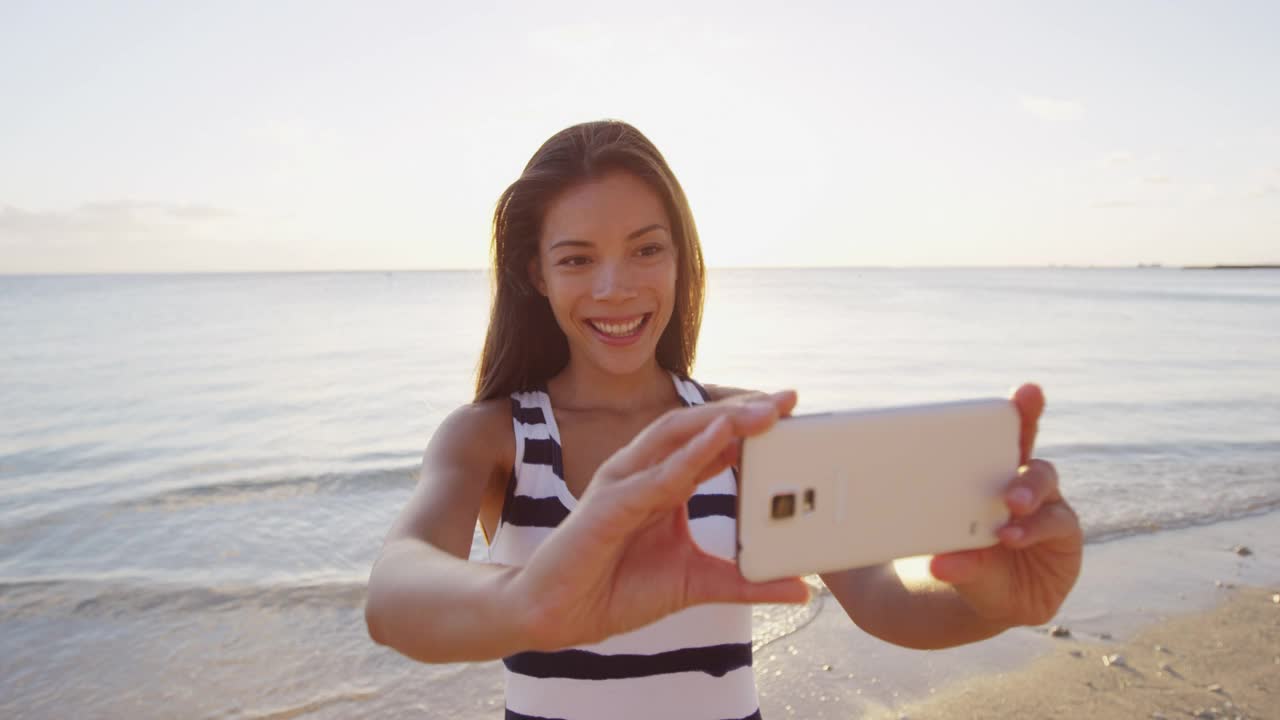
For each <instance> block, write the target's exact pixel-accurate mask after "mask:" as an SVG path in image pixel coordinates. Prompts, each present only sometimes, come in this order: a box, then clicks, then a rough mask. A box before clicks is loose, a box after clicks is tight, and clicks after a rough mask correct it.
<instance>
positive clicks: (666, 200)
mask: <svg viewBox="0 0 1280 720" xmlns="http://www.w3.org/2000/svg"><path fill="white" fill-rule="evenodd" d="M616 170H623V171H626V172H629V173H631V174H633V175H635V176H636V177H637V178H639V179H640V180H642V181H644V182H645V183H646V184H648V185H649V187H650V188H652V189H653V191H654V192H655V193H657V194H658V196H659V197H661V198H662V202H663V205H664V206H665V208H666V211H667V217H668V218H670V220H671V223H672V228H671V231H672V233H671V234H672V236H673V240H674V241H675V246H676V251H677V256H678V257H677V265H678V267H677V271H676V296H675V307H674V308H673V309H672V313H671V321H670V322H669V323H668V324H667V327H666V328H665V329H664V330H663V332H662V336H661V337H660V338H659V339H658V347H657V351H656V355H657V361H658V364H659V365H660V366H662V367H663V368H666V369H667V370H670V371H671V372H674V373H676V374H678V375H681V376H684V377H688V375H689V371H690V369H691V368H692V367H693V356H694V351H695V349H696V346H697V344H698V329H699V327H700V326H701V325H702V293H703V286H704V282H705V278H704V274H705V270H704V268H703V264H702V246H701V245H700V244H699V243H698V230H697V228H696V227H695V226H694V223H693V213H692V212H691V211H690V210H689V201H688V200H687V199H685V196H684V190H683V189H682V188H681V187H680V183H679V182H677V181H676V177H675V175H674V174H673V173H672V172H671V168H670V167H668V166H667V161H666V160H665V159H664V158H663V157H662V153H660V152H658V149H657V148H656V147H654V145H653V143H651V142H649V139H648V138H646V137H645V136H644V135H642V134H641V133H640V131H639V130H636V129H635V128H634V127H632V126H631V125H628V124H627V123H624V122H621V121H619V120H600V121H596V122H589V123H583V124H581V125H574V126H573V127H570V128H565V129H564V130H561V131H560V132H558V133H556V134H555V135H552V136H551V138H550V139H548V140H547V141H546V142H545V143H543V144H542V147H540V148H538V151H537V152H535V153H534V154H533V157H532V158H531V159H530V160H529V162H528V164H527V165H525V167H524V171H523V172H522V173H520V177H519V178H518V179H517V180H516V181H515V182H513V183H512V184H511V185H510V187H508V188H507V189H506V190H505V191H503V193H502V196H501V197H499V198H498V204H497V209H496V210H495V211H494V214H493V272H494V278H493V279H494V291H493V310H492V313H491V314H490V316H489V331H488V334H487V335H486V337H485V341H484V352H483V354H482V355H481V356H480V367H479V372H478V374H477V378H476V401H477V402H480V401H482V400H490V399H493V398H499V397H504V396H506V395H509V394H510V393H512V392H516V391H518V390H530V389H533V388H535V387H538V386H539V385H541V384H543V383H545V382H546V381H547V380H549V379H550V378H552V377H553V376H555V374H556V373H558V372H560V371H561V370H562V369H564V367H565V365H566V364H567V363H568V362H569V341H568V339H566V338H565V336H564V332H563V331H562V330H561V329H560V326H559V325H558V324H556V319H555V316H554V315H552V313H551V304H550V303H549V302H548V300H547V298H545V297H544V296H543V295H542V294H541V293H539V292H538V291H537V289H536V288H535V287H534V286H533V282H532V280H531V279H530V278H529V261H530V260H531V259H533V258H536V257H537V255H538V238H539V236H540V235H541V232H542V219H543V216H544V215H545V213H546V210H547V207H548V206H549V205H550V203H551V201H552V200H554V199H555V198H556V196H558V195H560V194H561V193H563V192H564V191H565V190H567V189H569V188H570V187H572V186H575V185H578V184H580V183H583V182H588V181H592V180H598V179H600V178H601V177H602V176H604V175H605V174H607V173H609V172H611V171H616Z"/></svg>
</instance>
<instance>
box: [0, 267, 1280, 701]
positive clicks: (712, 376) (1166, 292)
mask: <svg viewBox="0 0 1280 720" xmlns="http://www.w3.org/2000/svg"><path fill="white" fill-rule="evenodd" d="M488 290H489V286H488V281H487V278H486V277H485V275H484V274H483V273H480V272H456V273H445V272H426V273H365V274H301V275H203V276H136V277H122V276H115V277H39V278H36V277H4V278H0V337H3V339H4V342H3V343H0V417H2V418H3V420H0V645H2V646H3V652H0V716H2V717H36V718H60V717H70V716H90V715H91V716H95V717H156V718H159V717H219V718H240V717H295V716H300V715H305V716H307V717H348V716H352V715H357V714H358V715H384V714H385V715H394V714H395V713H401V714H403V715H412V714H414V713H417V714H425V715H427V716H439V717H445V716H454V717H465V716H470V715H474V714H475V713H477V712H479V713H482V715H483V716H486V717H492V716H495V712H496V711H497V709H500V707H501V685H500V678H499V677H498V675H497V673H496V672H494V671H493V668H492V667H491V666H489V665H484V666H468V665H452V666H423V665H419V664H416V663H412V662H410V661H407V660H404V659H402V658H399V657H398V656H395V655H394V654H393V653H391V652H390V651H386V650H383V649H379V648H376V647H374V646H373V645H372V644H371V643H370V642H369V640H368V638H367V636H366V635H365V633H364V627H363V619H362V613H361V606H362V602H363V583H364V581H365V579H366V578H367V574H368V570H369V567H370V564H371V563H372V561H373V558H374V557H375V555H376V553H377V550H378V547H379V545H380V543H381V540H382V536H383V534H384V533H385V531H386V530H387V528H388V526H389V524H390V522H391V520H392V518H393V517H394V515H395V514H396V512H397V511H398V509H399V508H400V506H401V505H402V504H403V503H404V501H405V500H406V498H407V497H408V494H409V492H410V490H411V488H412V485H413V483H414V473H415V471H416V466H417V464H418V461H419V458H420V455H421V452H422V448H423V447H424V446H425V444H426V441H427V439H428V438H429V437H430V435H431V433H432V431H433V429H434V428H435V426H436V425H437V424H438V422H439V421H440V420H441V418H442V417H443V416H444V415H445V414H446V413H448V412H449V411H450V410H451V409H453V408H454V407H456V406H457V405H459V404H461V403H464V402H466V401H467V400H468V399H469V396H470V389H471V387H472V382H473V380H472V379H473V372H474V368H475V364H476V360H477V356H478V351H479V347H480V343H481V340H482V338H483V332H484V324H485V320H486V313H487V309H488ZM695 376H696V377H698V378H699V379H701V380H704V381H707V382H713V383H718V384H728V385H737V386H743V387H754V388H761V389H777V388H781V387H794V388H796V389H798V390H799V391H800V396H801V407H800V408H799V410H798V411H800V412H805V411H820V410H827V409H835V408H844V407H862V406H878V405H888V404H896V403H908V402H927V401H935V400H949V399H959V398H965V397H973V396H990V395H993V394H997V395H998V394H1004V393H1006V392H1007V391H1008V390H1009V389H1010V388H1012V387H1013V386H1014V385H1016V384H1017V383H1019V382H1021V381H1025V380H1034V381H1037V382H1039V383H1041V384H1042V386H1043V387H1044V388H1045V392H1046V395H1047V397H1048V400H1049V404H1048V409H1047V411H1046V416H1045V419H1044V421H1043V423H1042V427H1041V442H1040V448H1039V451H1038V454H1039V455H1040V456H1042V457H1046V458H1048V459H1050V460H1052V461H1054V462H1055V463H1056V464H1057V466H1058V468H1059V471H1060V473H1061V475H1062V482H1063V485H1064V488H1065V491H1066V493H1067V494H1068V496H1069V497H1070V498H1071V499H1072V501H1073V502H1074V504H1075V505H1076V506H1077V508H1078V509H1079V511H1080V515H1081V517H1082V519H1083V522H1084V524H1085V526H1086V530H1087V532H1088V534H1089V537H1090V539H1091V540H1093V541H1097V540H1101V539H1105V538H1108V537H1114V536H1116V535H1122V534H1132V533H1144V532H1150V531H1153V530H1154V529H1157V528H1167V527H1176V526H1179V525H1185V524H1191V523H1208V522H1214V521H1218V520H1222V519H1226V518H1233V517H1238V516H1241V515H1245V514H1251V513H1258V512H1267V511H1272V510H1274V509H1276V508H1280V272H1269V271H1230V272H1227V271H1222V272H1209V271H1184V270H1065V269H1064V270H1007V269H1001V270H976V269H975V270H857V269H840V270H725V271H713V272H712V273H711V276H710V279H709V287H708V297H707V309H706V316H705V322H704V326H703V334H702V339H701V344H700V354H699V362H698V365H697V368H696V372H695ZM481 542H482V541H480V540H479V538H477V547H479V544H480V543H481ZM797 613H800V614H802V613H803V610H802V609H788V610H782V609H777V608H768V607H762V608H760V609H759V610H758V612H757V619H758V624H757V641H758V642H764V641H766V640H768V639H771V638H773V637H776V636H778V635H781V634H785V633H786V632H787V630H788V628H789V627H791V626H793V625H794V623H795V622H798V621H800V620H802V618H800V617H799V616H798V615H797Z"/></svg>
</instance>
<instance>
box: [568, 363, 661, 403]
mask: <svg viewBox="0 0 1280 720" xmlns="http://www.w3.org/2000/svg"><path fill="white" fill-rule="evenodd" d="M547 390H548V391H549V392H551V394H552V395H553V396H554V399H555V401H556V405H557V407H563V408H564V409H566V410H570V409H572V410H609V411H614V412H632V411H636V410H644V409H654V408H655V407H663V406H666V405H668V404H669V403H670V402H671V400H673V399H674V398H675V396H676V391H675V386H673V385H672V383H671V375H670V373H668V372H667V371H666V370H664V369H663V368H662V367H661V366H659V365H658V362H657V359H656V358H655V359H654V360H652V361H650V362H649V363H646V364H645V365H644V366H643V367H641V368H639V369H638V370H636V371H635V372H634V373H629V374H627V375H618V374H616V373H610V372H606V371H605V370H602V369H601V368H599V367H597V366H595V365H591V364H589V363H581V362H579V363H575V362H574V360H573V358H570V360H569V364H568V365H567V366H566V367H565V369H564V370H562V371H561V372H560V374H558V375H556V376H555V377H554V378H552V379H551V380H550V381H549V382H548V383H547Z"/></svg>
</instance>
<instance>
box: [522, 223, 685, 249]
mask: <svg viewBox="0 0 1280 720" xmlns="http://www.w3.org/2000/svg"><path fill="white" fill-rule="evenodd" d="M654 230H666V232H667V234H668V235H670V234H671V231H670V230H667V228H666V226H665V225H662V224H661V223H654V224H652V225H646V226H644V227H642V228H640V229H639V230H634V231H632V232H631V233H630V234H629V235H627V239H628V240H635V239H636V238H638V237H640V236H641V235H644V234H645V233H647V232H652V231H654ZM561 246H570V247H591V243H589V242H587V241H586V240H578V239H577V238H569V239H567V240H557V241H556V242H554V243H552V244H551V247H549V248H547V249H548V250H555V249H556V248H558V247H561Z"/></svg>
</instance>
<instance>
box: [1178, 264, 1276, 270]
mask: <svg viewBox="0 0 1280 720" xmlns="http://www.w3.org/2000/svg"><path fill="white" fill-rule="evenodd" d="M1182 269H1183V270H1280V265H1187V266H1186V267H1184V268H1182Z"/></svg>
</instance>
